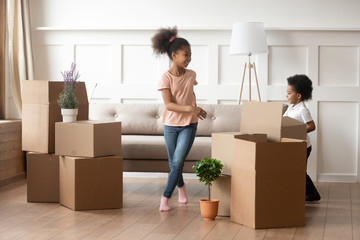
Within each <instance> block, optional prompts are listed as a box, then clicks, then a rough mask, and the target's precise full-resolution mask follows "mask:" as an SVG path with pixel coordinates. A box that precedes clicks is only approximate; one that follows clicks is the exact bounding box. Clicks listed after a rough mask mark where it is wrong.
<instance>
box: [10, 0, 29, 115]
mask: <svg viewBox="0 0 360 240" xmlns="http://www.w3.org/2000/svg"><path fill="white" fill-rule="evenodd" d="M6 3H7V24H8V40H9V41H8V43H9V67H10V82H11V89H12V96H13V99H14V102H15V105H16V107H17V109H18V111H19V113H20V114H21V112H22V111H21V81H22V80H33V79H34V66H33V55H32V48H31V34H30V32H31V29H30V14H29V1H28V0H7V2H6Z"/></svg>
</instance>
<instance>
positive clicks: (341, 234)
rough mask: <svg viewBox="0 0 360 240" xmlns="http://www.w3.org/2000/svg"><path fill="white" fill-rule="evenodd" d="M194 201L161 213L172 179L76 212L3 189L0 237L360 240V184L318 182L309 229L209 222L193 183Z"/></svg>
mask: <svg viewBox="0 0 360 240" xmlns="http://www.w3.org/2000/svg"><path fill="white" fill-rule="evenodd" d="M186 182H187V190H188V195H189V199H190V202H189V203H188V204H187V205H178V204H177V202H176V198H177V193H176V192H175V193H174V197H173V198H172V199H171V207H172V211H170V212H167V213H159V212H158V207H159V205H158V204H159V200H160V196H161V193H162V192H163V190H164V186H165V183H166V179H159V178H155V179H146V178H125V179H124V208H122V209H116V210H100V211H78V212H75V211H72V210H70V209H68V208H66V207H63V206H61V205H60V204H50V203H27V202H26V180H22V181H19V182H16V183H13V184H10V185H7V186H4V187H1V188H0V239H1V240H3V239H12V240H13V239H36V240H40V239H61V240H64V239H97V240H100V239H101V240H102V239H156V240H161V239H182V240H188V239H221V240H226V239H245V240H251V239H259V240H260V239H282V240H285V239H309V240H315V239H354V240H355V239H360V184H355V183H318V184H317V187H318V190H319V191H320V193H321V196H322V200H321V201H320V202H318V203H314V204H308V205H307V207H306V227H302V228H284V229H265V230H252V229H250V228H247V227H244V226H242V225H239V224H236V223H233V222H231V221H230V220H229V218H228V217H218V218H217V219H216V220H215V221H203V220H202V218H201V216H200V210H199V199H201V198H206V196H207V192H206V188H205V187H204V185H203V184H202V183H199V182H198V181H197V180H187V181H186Z"/></svg>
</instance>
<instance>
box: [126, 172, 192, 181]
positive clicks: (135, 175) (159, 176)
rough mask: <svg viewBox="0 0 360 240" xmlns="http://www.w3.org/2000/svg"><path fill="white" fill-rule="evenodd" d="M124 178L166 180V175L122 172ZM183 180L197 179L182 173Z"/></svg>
mask: <svg viewBox="0 0 360 240" xmlns="http://www.w3.org/2000/svg"><path fill="white" fill-rule="evenodd" d="M123 176H124V177H133V178H167V177H168V173H154V172H124V173H123ZM183 178H184V179H197V178H198V177H196V175H195V173H183Z"/></svg>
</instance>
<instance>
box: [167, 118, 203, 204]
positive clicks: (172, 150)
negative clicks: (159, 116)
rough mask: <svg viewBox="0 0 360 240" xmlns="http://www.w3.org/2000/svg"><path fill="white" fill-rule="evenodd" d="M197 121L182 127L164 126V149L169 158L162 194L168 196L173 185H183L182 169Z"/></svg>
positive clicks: (172, 189) (192, 140)
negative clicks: (166, 177)
mask: <svg viewBox="0 0 360 240" xmlns="http://www.w3.org/2000/svg"><path fill="white" fill-rule="evenodd" d="M196 129H197V123H192V124H190V125H188V126H184V127H173V126H167V125H165V127H164V137H165V143H166V150H167V153H168V158H169V167H170V174H169V177H168V182H167V185H166V188H165V191H164V194H163V196H164V197H166V198H170V197H171V195H172V193H173V191H174V189H175V187H176V186H178V187H179V188H180V187H183V186H184V180H183V176H182V170H183V167H184V162H185V159H186V157H187V155H188V154H189V152H190V149H191V146H192V145H193V143H194V139H195V134H196Z"/></svg>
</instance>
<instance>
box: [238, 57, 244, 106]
mask: <svg viewBox="0 0 360 240" xmlns="http://www.w3.org/2000/svg"><path fill="white" fill-rule="evenodd" d="M245 72H246V63H245V65H244V72H243V77H242V81H241V88H240V96H239V100H238V104H240V102H241V95H242V91H243V86H244V79H245Z"/></svg>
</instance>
